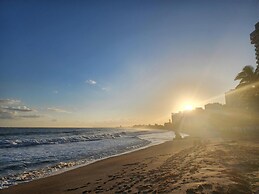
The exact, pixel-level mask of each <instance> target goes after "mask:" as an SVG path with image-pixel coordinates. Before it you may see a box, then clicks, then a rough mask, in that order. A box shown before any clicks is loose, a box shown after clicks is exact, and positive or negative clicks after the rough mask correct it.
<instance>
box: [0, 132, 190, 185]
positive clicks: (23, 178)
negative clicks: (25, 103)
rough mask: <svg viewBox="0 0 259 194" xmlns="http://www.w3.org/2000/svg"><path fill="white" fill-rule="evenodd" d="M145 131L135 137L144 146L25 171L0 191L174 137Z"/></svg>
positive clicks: (169, 134) (171, 134) (163, 133)
mask: <svg viewBox="0 0 259 194" xmlns="http://www.w3.org/2000/svg"><path fill="white" fill-rule="evenodd" d="M145 130H148V131H150V130H151V131H152V132H153V133H147V134H145V133H143V134H142V132H141V131H142V130H139V132H140V134H139V135H137V137H138V138H139V139H142V140H143V141H146V142H149V143H145V144H144V145H135V146H133V147H132V148H131V149H128V148H127V149H128V150H125V151H123V152H117V153H114V154H112V155H107V156H103V157H100V158H96V159H92V160H87V159H83V160H74V161H68V162H60V163H58V164H55V165H52V166H47V167H44V168H41V169H38V170H32V171H27V172H25V173H24V174H18V175H17V176H16V177H15V179H14V180H16V178H17V180H18V181H17V182H16V183H15V182H14V184H11V185H10V186H8V187H5V186H4V187H2V188H1V189H0V190H2V189H6V188H9V187H12V186H14V185H19V184H22V183H29V182H31V181H35V180H38V179H42V178H47V177H50V176H54V175H58V174H62V173H64V172H66V171H70V170H74V169H77V168H80V167H84V166H87V165H90V164H92V163H95V162H98V161H102V160H104V159H109V158H112V157H117V156H120V155H124V154H128V153H131V152H135V151H138V150H142V149H145V148H148V147H151V146H154V145H158V144H161V143H164V142H166V141H171V140H173V138H174V137H175V135H174V132H172V131H170V130H154V129H145ZM145 130H144V131H145ZM182 135H183V137H185V136H186V135H185V134H182ZM1 180H2V181H5V180H6V179H5V177H3V179H1ZM3 183H4V182H3ZM17 183H18V184H17ZM4 184H5V183H4ZM6 185H8V184H6ZM2 186H3V185H2Z"/></svg>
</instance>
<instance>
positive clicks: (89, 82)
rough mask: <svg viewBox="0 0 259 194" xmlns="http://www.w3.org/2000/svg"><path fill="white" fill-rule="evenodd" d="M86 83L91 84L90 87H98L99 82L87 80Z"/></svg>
mask: <svg viewBox="0 0 259 194" xmlns="http://www.w3.org/2000/svg"><path fill="white" fill-rule="evenodd" d="M85 83H87V84H90V85H96V84H97V82H96V81H94V80H92V79H89V80H86V81H85Z"/></svg>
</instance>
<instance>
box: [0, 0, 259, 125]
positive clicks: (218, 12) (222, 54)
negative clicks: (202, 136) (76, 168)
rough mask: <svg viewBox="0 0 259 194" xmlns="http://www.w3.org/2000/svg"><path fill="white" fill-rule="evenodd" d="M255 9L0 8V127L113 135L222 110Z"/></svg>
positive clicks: (250, 51) (224, 0) (156, 5)
mask: <svg viewBox="0 0 259 194" xmlns="http://www.w3.org/2000/svg"><path fill="white" fill-rule="evenodd" d="M258 21H259V1H258V0H217V1H207V0H195V1H194V0H185V1H182V0H170V1H169V0H141V1H139V0H125V1H119V0H118V1H114V0H110V1H106V0H98V1H91V0H89V1H77V0H76V1H65V0H60V1H57V0H54V1H27V0H22V1H20V0H2V1H0V29H1V30H0V68H1V70H0V126H17V127H35V126H37V127H47V126H49V127H116V126H120V125H122V126H129V125H133V124H148V123H151V124H154V123H163V122H165V121H168V119H169V118H170V115H171V113H172V112H178V111H181V110H183V109H184V107H185V106H190V105H191V106H193V107H203V106H204V104H206V103H212V102H220V103H225V101H224V93H225V92H226V91H228V90H230V89H233V88H234V87H235V86H236V85H237V84H238V83H237V82H235V81H234V78H235V76H236V75H237V73H238V72H239V71H241V69H242V67H243V66H245V65H253V66H255V64H256V63H255V51H254V46H253V45H251V43H250V37H249V35H250V33H251V32H252V31H253V30H254V25H255V24H256V23H257V22H258Z"/></svg>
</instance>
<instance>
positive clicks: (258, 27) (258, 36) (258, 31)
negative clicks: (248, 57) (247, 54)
mask: <svg viewBox="0 0 259 194" xmlns="http://www.w3.org/2000/svg"><path fill="white" fill-rule="evenodd" d="M250 40H251V44H254V46H255V57H256V63H257V64H258V65H259V22H257V23H256V24H255V30H254V31H253V32H252V33H251V34H250Z"/></svg>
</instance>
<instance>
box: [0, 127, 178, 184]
mask: <svg viewBox="0 0 259 194" xmlns="http://www.w3.org/2000/svg"><path fill="white" fill-rule="evenodd" d="M174 137H175V135H174V132H172V131H163V130H143V129H124V128H0V189H3V188H7V187H9V186H12V185H16V184H19V183H22V182H28V181H31V180H33V179H38V178H42V177H46V176H49V175H53V174H56V173H61V172H64V171H66V170H69V169H72V168H76V167H78V166H82V165H87V164H90V163H92V162H95V161H97V160H101V159H104V158H108V157H112V156H115V155H120V154H124V153H127V152H131V151H134V150H137V149H141V148H145V147H148V146H152V145H155V144H160V143H163V142H165V141H168V140H172V139H173V138H174Z"/></svg>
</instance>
